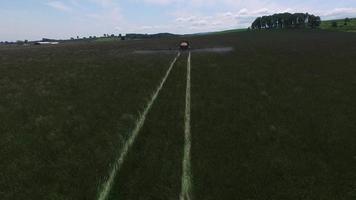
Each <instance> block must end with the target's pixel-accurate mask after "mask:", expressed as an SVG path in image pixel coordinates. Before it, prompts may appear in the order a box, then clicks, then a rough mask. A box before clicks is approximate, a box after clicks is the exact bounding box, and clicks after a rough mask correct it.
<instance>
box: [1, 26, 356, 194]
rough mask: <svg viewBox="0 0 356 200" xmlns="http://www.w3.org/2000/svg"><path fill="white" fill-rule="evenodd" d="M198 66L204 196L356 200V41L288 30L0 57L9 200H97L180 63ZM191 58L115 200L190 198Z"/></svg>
mask: <svg viewBox="0 0 356 200" xmlns="http://www.w3.org/2000/svg"><path fill="white" fill-rule="evenodd" d="M182 39H187V40H189V41H190V42H191V45H192V48H194V49H199V48H212V47H233V48H234V51H233V52H225V53H209V52H200V53H199V52H193V53H192V55H191V56H192V57H191V59H192V60H191V62H192V65H191V137H192V138H191V170H192V171H191V172H192V188H191V189H192V190H191V192H192V197H193V200H194V199H207V200H209V199H261V200H262V199H287V200H288V199H291V200H294V199H321V200H339V199H342V200H348V199H350V200H351V199H355V198H356V174H355V173H354V169H355V168H356V146H355V145H354V144H355V143H356V137H355V134H354V132H355V130H356V126H355V123H354V122H355V121H356V82H355V76H356V68H355V67H354V55H355V53H356V48H355V45H353V44H354V43H355V42H356V35H355V34H353V33H345V32H334V31H318V30H310V31H309V30H285V31H258V32H257V31H256V32H254V31H253V32H232V33H223V34H213V35H199V36H197V35H195V36H190V37H187V38H181V37H178V38H165V39H164V38H162V39H150V40H140V41H123V42H104V43H73V44H63V45H59V46H56V47H45V46H40V47H1V48H0V63H1V65H0V94H1V96H0V118H1V120H0V133H1V134H0V147H1V151H0V157H1V158H2V159H1V160H0V196H1V197H2V199H5V200H7V199H30V200H31V199H55V200H64V199H66V200H67V199H96V198H97V194H98V191H99V188H100V186H101V184H102V183H103V182H104V180H105V178H106V177H107V176H108V172H109V171H110V169H111V165H112V164H113V163H114V161H115V159H116V158H117V156H118V154H119V153H120V149H121V147H122V144H123V143H124V142H125V141H126V140H127V138H128V136H129V135H128V134H129V133H130V131H131V130H132V129H133V127H134V125H135V120H136V119H137V118H138V112H139V111H142V110H143V108H144V106H145V105H146V103H147V101H148V100H149V99H150V95H151V94H152V92H153V91H154V90H155V89H156V87H157V85H158V84H159V82H160V81H161V80H162V77H163V76H164V74H165V72H166V70H167V68H168V67H169V63H170V61H171V59H172V58H173V57H174V53H173V54H170V53H168V52H163V51H161V53H158V54H134V53H132V52H134V51H135V50H151V49H160V50H162V49H169V48H175V47H176V45H177V44H178V43H179V41H180V40H182ZM187 56H188V55H187V54H186V53H185V54H182V56H181V58H180V59H178V61H177V63H176V66H175V67H174V68H173V70H172V72H171V74H170V75H169V77H168V79H167V82H166V84H165V85H164V87H163V88H162V90H161V92H160V94H159V95H158V96H157V99H156V101H155V103H154V104H153V105H152V108H151V111H150V112H149V113H148V114H147V116H146V121H145V124H144V125H143V127H142V129H141V131H140V134H139V135H138V137H137V138H136V141H135V143H133V145H132V148H131V149H130V150H129V151H128V154H127V157H126V159H125V162H124V163H123V165H122V168H121V169H120V171H119V172H118V174H117V176H116V178H115V181H114V184H113V188H112V190H111V193H110V195H109V197H110V198H109V199H178V198H179V195H180V192H181V189H182V188H181V180H182V179H181V178H182V159H183V153H184V115H185V95H186V81H187V80H186V77H187V74H186V73H187V68H186V67H187V61H186V60H187Z"/></svg>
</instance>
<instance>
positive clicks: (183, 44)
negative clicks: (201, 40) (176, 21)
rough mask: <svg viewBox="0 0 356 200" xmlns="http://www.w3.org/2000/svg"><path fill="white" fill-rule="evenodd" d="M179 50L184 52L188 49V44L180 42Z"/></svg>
mask: <svg viewBox="0 0 356 200" xmlns="http://www.w3.org/2000/svg"><path fill="white" fill-rule="evenodd" d="M179 48H180V50H182V51H186V50H188V49H189V48H190V45H189V42H188V41H182V42H181V43H180V45H179Z"/></svg>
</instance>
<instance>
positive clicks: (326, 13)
mask: <svg viewBox="0 0 356 200" xmlns="http://www.w3.org/2000/svg"><path fill="white" fill-rule="evenodd" d="M276 12H309V13H312V14H317V15H320V16H321V17H322V19H333V18H344V17H356V0H1V1H0V41H5V40H8V41H11V40H12V41H14V40H24V39H29V40H33V39H40V38H43V37H46V38H56V39H57V38H70V37H75V36H77V35H78V36H80V37H83V36H84V37H88V36H90V35H97V36H99V35H103V34H104V33H109V34H112V33H114V34H119V33H132V32H135V33H158V32H171V33H197V32H207V31H216V30H225V29H233V28H244V27H248V26H249V25H250V24H251V22H252V21H253V19H254V18H255V17H256V16H260V15H265V14H272V13H276Z"/></svg>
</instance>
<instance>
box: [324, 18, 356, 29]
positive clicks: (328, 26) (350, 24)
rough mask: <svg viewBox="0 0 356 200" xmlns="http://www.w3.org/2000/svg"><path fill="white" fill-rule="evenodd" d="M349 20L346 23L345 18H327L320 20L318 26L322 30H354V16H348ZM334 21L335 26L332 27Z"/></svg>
mask: <svg viewBox="0 0 356 200" xmlns="http://www.w3.org/2000/svg"><path fill="white" fill-rule="evenodd" d="M350 20H351V21H350V22H348V23H347V24H346V25H345V24H344V23H345V19H337V20H327V21H322V23H321V25H320V28H321V29H324V30H333V31H344V32H356V18H350ZM333 22H336V23H337V25H338V26H337V27H333V26H332V23H333Z"/></svg>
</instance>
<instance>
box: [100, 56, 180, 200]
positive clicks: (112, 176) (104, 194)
mask: <svg viewBox="0 0 356 200" xmlns="http://www.w3.org/2000/svg"><path fill="white" fill-rule="evenodd" d="M179 56H180V53H178V54H177V56H176V57H175V58H174V60H173V61H172V63H171V65H170V67H169V68H168V70H167V72H166V74H165V76H164V77H163V79H162V81H161V83H160V85H159V86H158V87H157V89H156V91H155V92H154V93H153V95H152V98H151V100H150V101H149V102H148V103H147V105H146V108H145V109H144V111H143V113H142V114H141V115H140V117H139V119H138V120H137V122H136V126H135V128H134V129H133V131H132V133H131V135H130V137H129V139H128V140H127V141H126V142H125V144H124V146H123V148H122V150H121V154H120V156H119V157H118V159H117V160H116V161H115V163H114V166H113V168H112V170H111V172H110V175H109V178H108V179H107V181H106V182H105V183H104V184H103V186H102V188H101V191H100V193H99V197H98V200H106V199H107V198H108V195H109V193H110V190H111V188H112V185H113V183H114V179H115V176H116V174H117V172H118V171H119V170H120V168H121V165H122V163H123V162H124V160H125V157H126V155H127V153H128V151H129V149H130V147H131V146H132V144H133V143H134V141H135V139H136V137H137V135H138V134H139V132H140V129H141V128H142V126H143V124H144V122H145V120H146V115H147V113H148V112H149V111H150V109H151V107H152V105H153V103H154V101H155V100H156V98H157V96H158V94H159V92H160V91H161V89H162V87H163V85H164V83H165V82H166V80H167V78H168V76H169V74H170V72H171V71H172V68H173V66H174V64H175V63H176V61H177V59H178V58H179Z"/></svg>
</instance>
